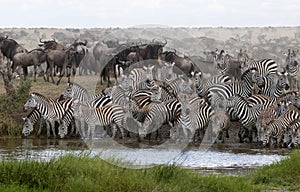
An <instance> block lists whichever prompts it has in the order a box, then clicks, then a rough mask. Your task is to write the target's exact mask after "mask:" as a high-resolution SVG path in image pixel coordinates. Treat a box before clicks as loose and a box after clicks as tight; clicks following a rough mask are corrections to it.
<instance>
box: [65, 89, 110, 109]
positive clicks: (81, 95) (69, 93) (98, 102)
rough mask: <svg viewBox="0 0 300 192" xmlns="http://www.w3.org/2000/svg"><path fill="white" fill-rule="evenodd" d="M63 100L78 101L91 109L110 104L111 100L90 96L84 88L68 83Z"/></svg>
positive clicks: (102, 96) (103, 96) (100, 96)
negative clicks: (71, 99)
mask: <svg viewBox="0 0 300 192" xmlns="http://www.w3.org/2000/svg"><path fill="white" fill-rule="evenodd" d="M63 96H64V98H73V99H78V100H79V101H81V102H84V103H86V104H88V105H90V106H93V107H102V106H104V105H107V104H111V103H112V101H111V98H110V97H109V96H106V95H103V94H90V93H89V92H88V91H87V90H86V89H85V88H83V87H82V86H81V85H79V84H77V83H68V86H67V87H66V89H65V90H64V93H63Z"/></svg>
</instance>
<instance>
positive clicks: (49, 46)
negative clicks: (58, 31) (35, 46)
mask: <svg viewBox="0 0 300 192" xmlns="http://www.w3.org/2000/svg"><path fill="white" fill-rule="evenodd" d="M39 46H40V47H44V50H45V51H46V50H66V49H67V47H66V46H65V45H63V44H61V43H57V42H56V41H55V39H53V40H49V41H45V40H44V41H43V40H42V39H40V44H39Z"/></svg>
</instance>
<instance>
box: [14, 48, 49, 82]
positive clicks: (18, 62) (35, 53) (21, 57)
mask: <svg viewBox="0 0 300 192" xmlns="http://www.w3.org/2000/svg"><path fill="white" fill-rule="evenodd" d="M45 61H46V52H45V51H44V50H42V49H33V50H31V51H29V52H28V53H27V52H26V53H17V54H15V55H14V57H13V63H12V72H13V73H14V72H15V70H16V67H17V66H21V67H22V68H23V73H24V78H26V76H27V75H28V71H27V67H28V66H32V65H33V66H34V81H36V74H37V72H36V71H37V70H36V68H37V67H38V66H40V65H41V63H43V62H45Z"/></svg>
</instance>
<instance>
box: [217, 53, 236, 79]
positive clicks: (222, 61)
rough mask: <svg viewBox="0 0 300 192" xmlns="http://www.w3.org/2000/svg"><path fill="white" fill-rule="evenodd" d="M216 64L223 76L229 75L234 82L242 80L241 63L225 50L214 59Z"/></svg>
mask: <svg viewBox="0 0 300 192" xmlns="http://www.w3.org/2000/svg"><path fill="white" fill-rule="evenodd" d="M214 64H215V65H216V67H217V69H218V70H219V71H220V73H221V74H222V75H229V76H230V77H231V78H232V80H238V81H239V80H241V63H240V61H239V60H238V59H236V58H233V57H232V56H230V55H229V54H227V53H225V51H224V50H221V51H220V54H218V55H216V56H215V57H214Z"/></svg>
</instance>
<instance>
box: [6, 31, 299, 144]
mask: <svg viewBox="0 0 300 192" xmlns="http://www.w3.org/2000/svg"><path fill="white" fill-rule="evenodd" d="M8 41H12V42H11V43H9V42H8ZM40 42H41V46H42V47H43V48H42V49H37V50H32V51H29V52H28V51H27V50H26V49H24V48H23V47H22V46H19V45H18V44H17V43H16V42H15V41H14V40H11V39H8V38H7V37H1V41H0V46H1V52H2V54H3V55H4V56H5V57H7V58H9V59H11V60H12V69H13V70H15V68H16V66H17V65H20V66H22V67H23V70H24V76H26V74H27V70H26V69H25V68H26V67H27V66H28V65H30V64H31V65H34V66H38V65H40V63H42V62H43V61H45V60H46V63H47V70H46V74H45V80H48V79H49V76H50V77H51V80H52V81H53V82H54V79H53V74H54V73H55V72H54V68H55V67H57V68H58V70H59V72H60V76H59V80H58V81H57V84H58V83H59V82H60V79H61V78H62V77H63V76H64V75H65V74H67V76H68V77H70V75H71V74H72V73H73V74H75V73H76V68H78V67H79V73H85V74H89V75H91V73H92V72H88V71H93V72H94V73H95V74H99V76H100V77H101V83H102V80H105V81H107V86H108V87H107V88H105V89H103V90H102V92H100V93H97V94H94V93H90V92H88V91H87V90H86V89H85V88H84V87H83V86H81V85H80V84H78V83H75V82H73V83H72V82H70V80H69V81H68V82H69V83H68V85H67V87H66V89H65V91H64V92H63V93H62V95H60V96H59V97H58V98H48V97H45V96H43V95H41V94H39V93H31V95H30V98H29V99H28V101H27V102H26V104H25V105H24V107H25V109H27V110H28V109H31V112H30V113H29V114H28V116H27V117H26V118H24V120H25V123H24V128H23V132H22V133H23V135H24V136H28V135H29V134H30V133H31V132H32V131H33V127H34V124H36V123H37V122H40V125H41V127H40V129H39V131H38V133H40V132H41V130H42V129H43V128H44V127H45V126H44V123H43V122H45V123H46V127H47V136H48V137H50V136H51V131H50V129H52V134H53V136H54V137H56V133H58V135H59V137H60V138H65V137H66V136H73V135H79V136H80V137H81V138H91V139H93V138H95V137H105V136H110V137H113V138H115V139H122V140H126V139H129V138H130V139H137V140H138V141H141V139H145V138H148V139H160V140H166V139H171V140H176V141H188V142H198V141H201V140H202V139H203V136H204V134H206V133H208V130H210V129H211V131H212V132H211V134H212V135H219V136H218V140H220V141H221V142H226V140H227V139H228V136H229V135H228V131H229V130H230V129H237V131H236V132H237V135H236V137H238V138H239V141H240V142H254V143H259V144H261V145H263V146H278V147H295V146H298V143H299V142H300V141H299V133H300V131H299V127H300V120H299V115H300V112H299V109H300V108H299V107H300V103H299V92H298V83H297V82H298V80H299V73H298V71H299V65H298V57H297V54H298V50H290V49H288V50H287V52H286V54H285V57H286V62H285V63H282V64H280V65H278V63H276V62H275V61H274V60H273V59H272V58H265V59H260V60H257V59H255V58H250V57H249V55H248V54H247V53H246V52H245V51H244V50H242V49H241V50H240V52H239V53H238V54H237V56H232V55H229V54H227V53H226V52H225V51H224V50H220V51H219V50H218V49H216V51H212V52H211V54H212V55H213V58H214V59H213V62H211V63H209V62H206V63H205V64H206V65H211V67H212V68H213V69H214V72H211V73H203V72H202V70H201V67H202V65H201V64H199V63H195V62H194V61H193V60H192V59H191V58H189V57H187V56H179V55H178V54H177V53H176V50H175V49H174V50H168V51H164V48H165V47H166V44H167V41H166V40H164V41H160V42H159V41H157V40H155V39H154V40H152V41H151V42H148V43H135V44H131V43H125V44H119V43H118V42H117V41H107V42H103V41H102V42H97V43H95V46H94V47H93V49H92V50H91V49H90V50H89V51H87V48H86V45H87V41H78V40H76V41H75V42H74V43H72V44H71V45H70V46H68V47H65V46H61V45H59V44H58V43H57V42H56V41H54V40H51V41H42V40H40ZM35 51H37V52H41V53H43V54H37V53H34V52H35ZM30 53H34V55H35V56H32V57H36V58H38V59H36V60H30V61H28V63H30V64H28V63H27V64H24V63H25V61H27V60H28V59H25V57H21V56H18V54H30ZM39 55H40V56H39ZM91 55H92V56H93V57H91ZM34 74H36V70H35V72H34ZM112 75H113V76H114V81H115V83H114V84H113V83H112V82H111V79H110V77H111V76H112ZM232 121H236V122H239V127H238V128H236V127H233V126H231V122H232ZM75 122H76V123H75ZM55 123H56V124H58V126H55ZM75 124H76V125H75ZM97 133H101V134H100V136H99V135H97Z"/></svg>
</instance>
